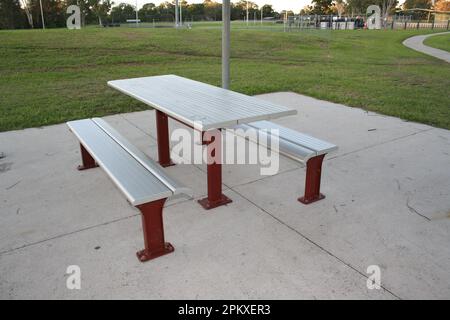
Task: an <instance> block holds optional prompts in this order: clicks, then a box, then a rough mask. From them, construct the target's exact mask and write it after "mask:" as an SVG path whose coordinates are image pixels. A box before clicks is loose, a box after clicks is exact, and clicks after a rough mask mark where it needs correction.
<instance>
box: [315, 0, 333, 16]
mask: <svg viewBox="0 0 450 320" xmlns="http://www.w3.org/2000/svg"><path fill="white" fill-rule="evenodd" d="M311 3H312V4H313V6H312V9H311V13H312V14H331V13H333V8H332V7H333V0H312V1H311Z"/></svg>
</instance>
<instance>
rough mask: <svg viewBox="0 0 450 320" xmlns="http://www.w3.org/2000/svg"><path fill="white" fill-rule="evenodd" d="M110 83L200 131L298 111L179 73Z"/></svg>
mask: <svg viewBox="0 0 450 320" xmlns="http://www.w3.org/2000/svg"><path fill="white" fill-rule="evenodd" d="M108 85H109V86H111V87H112V88H115V89H117V90H119V91H121V92H123V93H125V94H127V95H129V96H131V97H134V98H136V99H138V100H139V101H141V102H144V103H145V104H147V105H149V106H152V107H154V108H155V109H157V110H160V111H162V112H163V113H166V114H167V115H169V116H170V117H173V118H174V119H177V120H179V121H181V122H184V123H185V124H188V125H190V126H192V127H194V128H196V129H198V130H202V131H206V130H209V129H213V128H227V127H233V126H235V125H237V124H239V123H248V122H254V121H259V120H268V119H274V118H279V117H283V116H288V115H294V114H296V113H297V111H296V110H294V109H290V108H287V107H284V106H280V105H276V104H273V103H270V102H267V101H263V100H260V99H258V98H254V97H250V96H247V95H244V94H240V93H237V92H233V91H230V90H225V89H222V88H219V87H215V86H212V85H208V84H204V83H201V82H198V81H194V80H190V79H186V78H183V77H179V76H175V75H164V76H155V77H144V78H134V79H125V80H114V81H109V82H108Z"/></svg>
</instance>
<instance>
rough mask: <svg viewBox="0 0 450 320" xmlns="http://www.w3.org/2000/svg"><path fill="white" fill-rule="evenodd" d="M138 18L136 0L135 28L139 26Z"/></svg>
mask: <svg viewBox="0 0 450 320" xmlns="http://www.w3.org/2000/svg"><path fill="white" fill-rule="evenodd" d="M138 19H139V15H138V3H137V0H136V28H137V27H139V23H138Z"/></svg>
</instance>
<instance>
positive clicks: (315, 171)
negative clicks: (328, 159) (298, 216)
mask: <svg viewBox="0 0 450 320" xmlns="http://www.w3.org/2000/svg"><path fill="white" fill-rule="evenodd" d="M324 157H325V155H324V154H323V155H320V156H317V157H314V158H311V159H309V160H308V162H307V163H306V182H305V195H304V196H303V197H301V198H298V201H300V202H301V203H303V204H310V203H312V202H316V201H319V200H321V199H323V198H325V196H324V195H323V194H321V193H320V177H321V173H322V162H323V158H324Z"/></svg>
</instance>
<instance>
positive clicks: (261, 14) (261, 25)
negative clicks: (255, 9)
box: [261, 6, 264, 27]
mask: <svg viewBox="0 0 450 320" xmlns="http://www.w3.org/2000/svg"><path fill="white" fill-rule="evenodd" d="M263 9H264V6H262V7H261V27H262V25H263V13H264V11H263Z"/></svg>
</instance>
